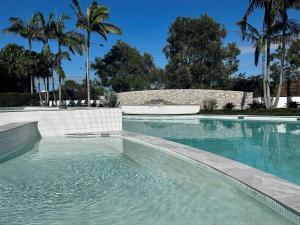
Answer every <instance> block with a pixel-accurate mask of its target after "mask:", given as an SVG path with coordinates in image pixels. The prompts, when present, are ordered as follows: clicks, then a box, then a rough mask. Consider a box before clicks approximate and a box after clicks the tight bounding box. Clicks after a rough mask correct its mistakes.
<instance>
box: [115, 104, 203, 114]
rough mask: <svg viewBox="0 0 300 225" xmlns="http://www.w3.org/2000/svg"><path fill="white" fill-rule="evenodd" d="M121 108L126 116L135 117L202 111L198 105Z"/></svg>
mask: <svg viewBox="0 0 300 225" xmlns="http://www.w3.org/2000/svg"><path fill="white" fill-rule="evenodd" d="M121 108H122V112H123V113H124V114H133V115H149V114H152V115H186V114H196V113H198V112H199V111H200V106H198V105H143V106H122V107H121Z"/></svg>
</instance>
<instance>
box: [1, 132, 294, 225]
mask: <svg viewBox="0 0 300 225" xmlns="http://www.w3.org/2000/svg"><path fill="white" fill-rule="evenodd" d="M127 136H128V137H129V136H131V137H133V136H134V135H131V134H128V135H127ZM149 140H150V139H149ZM0 180H1V182H0V193H1V194H0V224H139V225H140V224H149V225H150V224H157V225H159V224H225V225H226V224H228V225H234V224H245V225H246V224H249V225H250V224H251V225H253V224H263V225H268V224H270V225H276V224H293V223H292V222H291V221H289V220H287V219H285V218H284V217H282V216H281V215H279V214H278V213H276V212H275V211H273V210H272V209H270V208H269V207H266V206H265V205H263V204H262V203H260V202H258V201H256V200H255V199H253V198H251V197H249V195H248V194H246V193H244V192H242V191H241V190H239V189H238V188H236V187H234V186H233V185H231V183H230V182H228V181H227V180H226V179H222V178H221V176H217V175H215V174H214V173H211V172H209V171H207V170H205V169H203V168H202V167H200V166H198V165H196V164H193V163H190V162H187V161H184V160H182V159H179V158H177V157H174V156H173V155H170V154H166V153H165V152H163V151H160V150H158V149H155V148H154V147H151V146H148V145H145V144H141V143H137V142H133V141H131V140H126V139H122V138H120V137H107V138H99V137H89V138H87V137H86V138H79V137H55V138H42V139H41V140H40V141H39V142H38V143H36V144H35V146H34V148H33V149H28V151H27V152H26V153H24V154H23V155H21V156H18V157H16V158H13V159H11V160H8V161H6V162H3V163H1V164H0Z"/></svg>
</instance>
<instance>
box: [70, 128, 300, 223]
mask: <svg viewBox="0 0 300 225" xmlns="http://www.w3.org/2000/svg"><path fill="white" fill-rule="evenodd" d="M69 135H71V136H72V135H99V136H104V137H107V136H115V137H122V138H124V139H128V140H132V141H140V142H143V143H145V144H150V145H152V146H153V147H157V148H159V149H162V150H166V151H167V152H170V153H174V154H175V155H177V156H180V157H183V158H186V159H189V160H192V161H194V162H196V163H198V164H200V165H203V166H204V167H206V168H207V167H208V168H209V169H211V170H213V171H216V172H217V173H219V174H220V173H221V174H222V175H225V176H226V177H227V178H229V179H231V181H232V183H234V184H235V185H236V186H238V188H241V189H242V190H244V191H245V192H247V193H248V194H249V195H251V196H252V197H254V198H255V199H256V200H259V201H260V202H262V203H263V204H265V205H266V206H268V207H270V208H272V209H273V210H275V211H276V212H277V213H279V214H281V215H282V216H284V217H286V218H288V219H290V220H292V221H293V222H294V223H296V224H300V186H299V185H297V184H294V183H291V182H289V181H286V180H284V179H281V178H279V177H276V176H274V175H272V174H269V173H266V172H263V171H261V170H258V169H255V168H253V167H250V166H247V165H245V164H243V163H240V162H237V161H234V160H231V159H227V158H224V157H222V156H218V155H216V154H213V153H210V152H207V151H204V150H201V149H198V148H193V147H190V146H186V145H183V144H179V143H176V142H173V141H169V140H165V139H162V138H158V137H153V136H148V135H144V134H139V133H133V132H128V131H117V132H109V131H108V132H101V133H98V134H96V133H92V132H91V133H85V134H84V133H81V134H69ZM241 185H243V187H241Z"/></svg>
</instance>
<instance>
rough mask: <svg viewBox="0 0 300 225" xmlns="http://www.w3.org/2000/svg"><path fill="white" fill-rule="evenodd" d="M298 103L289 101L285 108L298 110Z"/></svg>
mask: <svg viewBox="0 0 300 225" xmlns="http://www.w3.org/2000/svg"><path fill="white" fill-rule="evenodd" d="M298 104H299V103H298V102H295V101H289V102H288V103H287V107H288V108H290V109H297V108H298Z"/></svg>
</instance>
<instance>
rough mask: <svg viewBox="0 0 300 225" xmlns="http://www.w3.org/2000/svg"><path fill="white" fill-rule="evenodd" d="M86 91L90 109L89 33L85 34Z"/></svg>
mask: <svg viewBox="0 0 300 225" xmlns="http://www.w3.org/2000/svg"><path fill="white" fill-rule="evenodd" d="M86 89H87V106H88V107H90V101H91V97H90V32H89V31H88V32H87V40H86Z"/></svg>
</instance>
